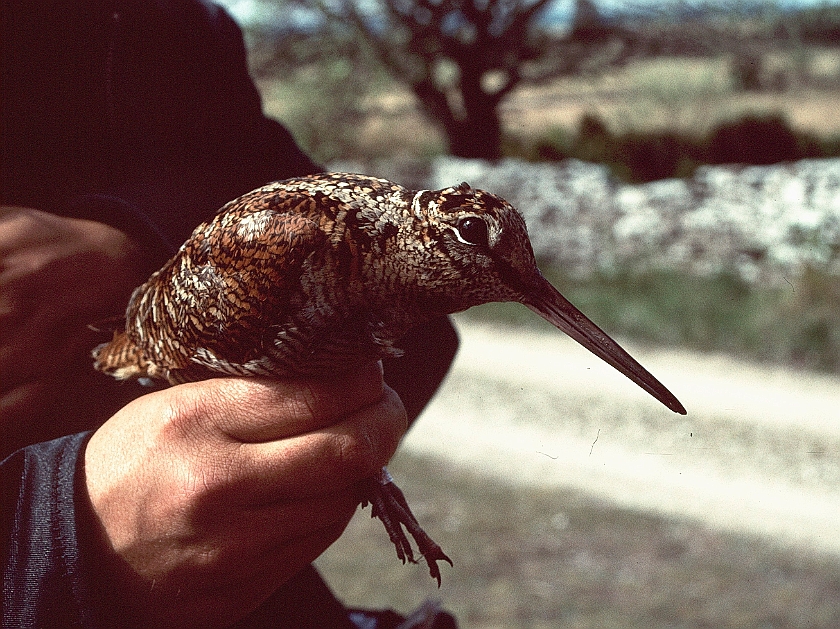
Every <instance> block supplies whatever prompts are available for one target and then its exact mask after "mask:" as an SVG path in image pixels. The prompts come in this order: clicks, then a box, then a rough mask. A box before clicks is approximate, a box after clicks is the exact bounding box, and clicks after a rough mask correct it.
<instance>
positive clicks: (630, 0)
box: [216, 0, 840, 26]
mask: <svg viewBox="0 0 840 629" xmlns="http://www.w3.org/2000/svg"><path fill="white" fill-rule="evenodd" d="M216 2H218V3H219V4H221V5H223V6H225V7H226V8H227V9H228V11H230V13H231V14H232V15H233V17H234V18H235V19H236V20H237V21H238V22H239V23H240V24H242V25H246V26H247V25H262V26H267V25H270V24H272V22H274V21H275V20H276V16H277V15H278V10H277V8H276V6H277V5H276V4H273V3H272V2H271V1H270V0H216ZM753 2H755V3H756V4H766V5H767V6H768V7H778V8H804V7H814V6H819V5H823V4H829V5H837V4H840V0H766V1H764V2H762V1H761V0H753ZM711 3H712V4H714V3H715V2H714V0H711ZM595 4H596V5H597V6H598V8H599V9H601V10H602V11H604V12H605V13H609V12H611V11H613V10H615V9H616V8H621V7H628V6H630V7H639V8H645V7H650V8H657V9H658V10H662V9H663V8H665V7H667V6H668V5H669V4H673V5H677V4H688V5H691V4H698V5H699V4H703V2H691V0H670V1H669V0H659V1H654V0H595ZM573 6H574V1H573V0H556V2H555V9H554V13H555V15H557V16H558V18H560V19H563V17H565V18H567V19H568V16H570V15H571V11H572V7H573ZM303 13H304V12H303V11H300V10H299V11H294V10H292V11H291V15H292V21H293V22H295V21H297V20H296V19H295V15H297V16H302V15H303ZM283 14H284V18H285V19H287V20H288V18H289V15H290V12H289V9H288V7H287V8H286V9H285V10H284V11H283ZM303 19H304V20H305V18H303Z"/></svg>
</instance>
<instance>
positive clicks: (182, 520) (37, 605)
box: [0, 364, 406, 627]
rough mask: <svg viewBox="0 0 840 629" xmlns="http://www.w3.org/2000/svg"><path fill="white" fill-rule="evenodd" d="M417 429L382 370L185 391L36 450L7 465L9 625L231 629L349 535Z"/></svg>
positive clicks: (233, 382) (212, 384)
mask: <svg viewBox="0 0 840 629" xmlns="http://www.w3.org/2000/svg"><path fill="white" fill-rule="evenodd" d="M405 427H406V419H405V411H404V409H403V407H402V404H401V403H400V401H399V398H398V397H397V395H396V394H395V393H394V392H393V391H392V390H390V389H388V388H387V387H386V386H385V385H384V384H383V381H382V372H381V368H380V367H379V366H377V365H375V364H371V365H370V366H369V367H367V368H364V369H362V370H360V371H359V373H356V374H351V375H348V376H346V377H343V378H336V379H333V380H329V381H328V380H322V381H307V382H282V381H267V380H261V379H214V380H208V381H204V382H199V383H192V384H186V385H180V386H176V387H172V388H170V389H166V390H164V391H159V392H156V393H152V394H149V395H146V396H143V397H141V398H138V399H137V400H135V401H134V402H133V403H131V404H129V405H128V406H126V407H125V408H123V409H122V410H120V411H119V412H118V413H117V414H116V415H114V416H113V417H112V418H111V419H109V420H108V421H107V422H106V423H105V424H104V425H103V426H102V427H101V428H100V429H99V430H98V431H97V432H96V433H94V434H93V436H92V437H90V441H88V442H87V445H86V447H85V446H84V444H85V438H84V437H82V436H74V437H68V438H64V439H62V440H60V441H57V442H53V443H51V444H39V445H36V446H32V447H30V448H26V449H24V450H22V451H20V452H18V453H16V454H15V455H14V456H13V457H12V458H10V459H8V460H7V461H6V462H5V463H3V464H2V466H0V479H2V483H3V485H2V491H3V494H2V495H3V504H2V515H0V519H1V520H2V523H0V532H2V534H3V535H4V536H5V537H4V539H3V542H4V548H5V549H6V555H5V557H4V558H3V559H4V560H3V571H4V573H3V578H4V588H3V591H4V593H5V594H4V596H5V599H4V602H3V617H4V623H6V624H5V625H4V626H9V627H11V626H66V623H67V621H68V620H72V621H75V622H77V623H78V624H80V625H82V626H122V627H125V626H145V627H190V626H196V627H222V626H227V625H229V624H231V623H233V622H235V621H236V620H238V619H240V618H242V617H244V616H246V615H247V614H248V613H249V612H251V611H252V610H253V609H255V608H257V607H258V606H259V605H260V603H262V602H263V601H264V600H265V599H267V598H268V597H269V596H270V595H271V594H272V593H273V592H274V591H275V590H277V588H278V587H280V586H281V585H282V584H283V583H284V582H286V581H287V580H288V579H290V578H291V577H292V576H293V575H295V574H296V573H298V572H299V571H300V570H301V569H303V568H304V567H305V566H306V565H307V564H308V563H310V562H311V561H312V560H313V559H315V557H317V556H318V555H319V554H320V553H321V552H322V551H323V550H324V549H326V548H327V546H329V545H330V544H331V543H332V542H333V541H334V540H335V539H336V538H337V537H338V536H339V535H340V534H341V532H342V531H343V529H344V528H345V526H346V525H347V522H348V521H349V519H350V517H351V516H352V514H353V512H354V511H355V509H356V507H357V505H358V501H359V496H358V495H357V491H356V485H357V482H358V481H359V480H361V479H362V478H365V477H367V476H369V475H370V474H372V473H373V472H374V471H375V470H377V469H378V468H379V467H381V466H382V465H384V464H385V463H386V462H387V460H388V459H389V458H390V456H391V455H392V454H393V452H394V450H395V449H396V446H397V443H398V440H399V438H400V436H401V435H402V433H403V431H404V430H405ZM82 452H83V453H82ZM55 610H65V611H66V613H68V614H69V616H67V617H64V616H62V617H60V618H57V617H56V616H50V614H56V613H59V612H56V611H55ZM60 613H65V612H60ZM58 620H61V621H62V623H61V624H50V623H51V622H52V621H58ZM18 621H20V622H18ZM9 623H11V624H9Z"/></svg>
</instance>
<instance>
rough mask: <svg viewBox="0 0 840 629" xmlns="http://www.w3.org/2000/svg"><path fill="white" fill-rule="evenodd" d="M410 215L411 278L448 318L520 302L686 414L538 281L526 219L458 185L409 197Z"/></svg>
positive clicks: (554, 291) (637, 366)
mask: <svg viewBox="0 0 840 629" xmlns="http://www.w3.org/2000/svg"><path fill="white" fill-rule="evenodd" d="M411 212H412V214H413V215H414V221H415V225H416V224H417V223H416V222H417V221H419V224H420V225H421V229H420V230H419V232H420V233H421V234H422V235H423V239H424V241H425V242H424V244H425V251H426V252H427V254H426V256H425V259H424V260H423V263H422V264H421V265H419V268H417V269H416V272H417V273H419V274H420V276H421V279H422V278H424V277H425V278H426V279H428V280H430V281H429V282H428V289H429V290H430V291H432V292H434V297H436V298H438V299H440V300H441V301H440V303H443V304H446V305H447V309H448V310H449V311H450V312H455V311H459V310H465V309H467V308H469V307H471V306H476V305H479V304H484V303H488V302H493V301H518V302H520V303H522V304H524V305H526V306H527V307H528V308H530V309H531V310H533V311H534V312H536V313H537V314H539V315H540V316H541V317H543V318H544V319H545V320H547V321H548V322H550V323H551V324H552V325H554V326H556V327H557V328H559V329H560V330H562V331H563V332H565V333H566V334H568V335H569V336H570V337H572V338H573V339H574V340H576V341H577V342H578V343H580V344H581V345H583V346H584V347H586V348H587V349H588V350H589V351H591V352H592V353H594V354H595V355H596V356H598V357H599V358H601V359H603V360H605V361H606V362H607V363H609V364H610V365H612V366H613V367H615V368H616V369H617V370H618V371H620V372H621V373H623V374H624V375H626V376H627V377H628V378H630V379H631V380H633V382H635V383H636V384H638V385H639V386H640V387H642V388H643V389H644V390H645V391H647V392H648V393H650V394H651V395H653V396H654V397H655V398H656V399H658V400H659V401H660V402H662V403H663V404H665V406H667V407H668V408H670V409H671V410H672V411H674V412H677V413H681V414H685V409H684V408H683V406H682V404H680V402H679V401H678V400H677V399H676V397H674V395H672V394H671V392H670V391H668V389H666V388H665V387H664V386H663V385H662V384H661V383H660V382H659V381H658V380H656V378H654V377H653V376H652V375H651V374H650V373H649V372H648V371H647V370H646V369H645V368H644V367H642V366H641V365H640V364H639V363H638V362H637V361H636V360H635V359H633V358H632V357H631V356H630V355H629V354H628V353H627V352H626V351H624V349H622V348H621V347H620V346H619V345H618V343H616V342H615V341H613V340H612V339H611V338H610V337H609V336H608V335H607V334H606V333H605V332H604V331H602V330H601V329H600V328H599V327H598V326H596V325H595V324H594V323H592V321H590V320H589V319H588V318H587V317H586V316H585V315H584V314H583V313H582V312H580V310H578V309H577V308H576V307H575V306H573V305H572V304H571V303H570V302H569V301H568V300H567V299H566V298H565V297H563V296H562V295H561V294H560V293H559V292H558V291H557V289H555V288H554V286H552V285H551V284H550V283H549V282H548V280H546V279H545V278H544V277H543V275H542V273H540V271H539V269H538V268H537V263H536V260H535V259H534V251H533V248H532V247H531V242H530V240H529V238H528V231H527V229H526V227H525V220H524V219H523V218H522V215H521V214H520V213H519V212H518V211H517V210H516V209H515V208H514V207H513V206H511V205H510V203H508V202H507V201H505V200H504V199H502V198H500V197H498V196H495V195H493V194H490V193H488V192H484V191H482V190H474V189H472V188H471V187H470V186H469V185H467V184H466V183H463V184H461V185H459V186H456V187H452V188H445V189H443V190H435V191H426V190H422V191H420V192H416V193H414V196H413V198H412V201H411ZM415 233H417V231H415ZM422 283H423V282H421V284H422Z"/></svg>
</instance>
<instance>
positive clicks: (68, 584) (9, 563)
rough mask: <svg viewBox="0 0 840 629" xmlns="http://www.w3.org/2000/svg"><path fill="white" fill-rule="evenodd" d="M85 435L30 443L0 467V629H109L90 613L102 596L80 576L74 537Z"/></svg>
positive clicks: (81, 498)
mask: <svg viewBox="0 0 840 629" xmlns="http://www.w3.org/2000/svg"><path fill="white" fill-rule="evenodd" d="M88 437H89V434H88V433H80V434H77V435H71V436H68V437H63V438H61V439H56V440H54V441H49V442H46V443H40V444H37V445H33V446H30V447H28V448H25V449H23V450H19V451H17V452H16V453H15V454H13V455H11V456H10V457H9V458H7V459H6V460H5V461H3V462H2V464H0V491H2V494H0V501H2V502H0V534H2V538H0V539H2V540H3V545H2V555H0V560H1V561H2V564H0V565H2V570H3V573H2V574H3V602H2V619H3V629H12V628H15V629H21V628H27V627H32V628H35V627H37V628H42V627H44V628H46V627H61V628H64V627H97V628H98V627H107V626H111V625H110V624H109V623H108V622H107V619H105V618H100V617H96V616H95V610H97V609H99V610H101V609H102V606H101V605H97V604H96V603H95V599H96V598H97V597H99V596H101V595H102V592H101V591H100V590H98V588H96V587H94V586H93V585H92V584H91V583H90V582H88V581H87V580H86V578H85V577H86V575H87V576H89V575H90V574H92V573H93V572H94V571H91V570H89V569H87V568H86V567H85V566H84V563H85V559H84V558H83V555H84V554H85V553H84V550H83V548H84V546H85V542H84V540H80V539H79V538H78V536H77V531H79V530H86V531H90V530H92V527H91V524H92V521H91V522H87V521H86V520H92V515H91V512H90V508H89V506H88V505H87V504H86V501H85V497H86V496H87V492H85V491H84V490H80V491H77V486H78V485H79V484H80V483H81V484H83V483H84V478H83V474H82V466H81V461H80V454H81V453H82V452H83V451H84V445H85V443H87V439H88ZM83 521H85V522H83ZM93 530H95V527H93ZM111 609H113V607H111Z"/></svg>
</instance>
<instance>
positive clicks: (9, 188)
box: [0, 0, 321, 249]
mask: <svg viewBox="0 0 840 629" xmlns="http://www.w3.org/2000/svg"><path fill="white" fill-rule="evenodd" d="M2 20H3V24H2V47H3V60H2V103H3V104H2V107H0V115H2V185H0V195H2V196H0V199H2V202H3V203H4V204H16V205H24V206H29V207H36V208H38V209H42V210H45V211H49V212H53V213H58V214H63V215H70V216H76V217H81V218H94V219H97V220H104V221H105V222H107V223H108V224H111V225H113V226H115V227H117V228H121V229H123V230H125V231H128V232H130V233H132V234H135V235H137V234H139V235H142V236H143V237H144V238H146V239H148V240H150V241H154V244H155V246H156V247H158V248H160V247H161V245H162V244H165V245H166V247H168V248H170V249H171V248H172V247H174V246H177V245H180V243H181V242H183V240H185V239H186V237H187V236H188V235H189V233H190V232H191V231H192V229H193V228H194V227H195V225H197V224H198V223H199V222H201V221H202V220H205V219H206V218H207V217H208V216H210V215H212V213H213V212H214V211H215V210H217V209H218V208H219V207H221V205H222V204H224V203H226V202H227V201H230V200H231V199H233V198H235V197H237V196H239V195H241V194H243V193H245V192H247V191H249V190H251V189H253V188H256V187H258V186H260V185H262V184H264V183H267V182H269V181H273V180H277V179H285V178H287V177H292V176H297V175H302V174H308V173H313V172H318V171H319V170H321V169H320V168H319V167H318V166H317V165H316V164H314V163H313V162H312V161H311V160H310V159H309V158H308V157H307V156H306V155H305V154H304V153H303V152H302V151H301V150H300V149H299V148H298V147H297V145H296V144H295V142H294V140H293V138H292V137H291V135H290V134H289V133H288V131H287V130H286V129H285V128H284V127H283V126H282V125H280V124H279V123H277V122H276V121H273V120H271V119H268V118H266V117H265V116H263V114H262V109H261V100H260V96H259V93H258V92H257V90H256V88H255V86H254V84H253V82H252V81H251V79H250V76H249V75H248V71H247V61H246V54H245V49H244V45H243V42H242V36H241V32H240V31H239V29H238V27H237V26H236V24H235V23H234V22H233V20H232V19H231V18H230V17H229V15H228V14H227V13H226V12H225V11H223V10H222V9H220V8H219V7H217V6H215V5H211V4H206V3H203V2H200V1H199V0H85V1H84V2H79V1H78V0H41V1H40V2H37V1H34V0H28V1H27V2H20V1H19V0H2ZM103 203H104V204H105V205H108V204H110V205H111V207H110V208H108V211H105V212H103V211H102V210H103V207H102V206H103ZM116 206H119V209H117V210H116V211H114V210H115V208H116ZM166 247H163V248H164V249H165V248H166Z"/></svg>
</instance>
